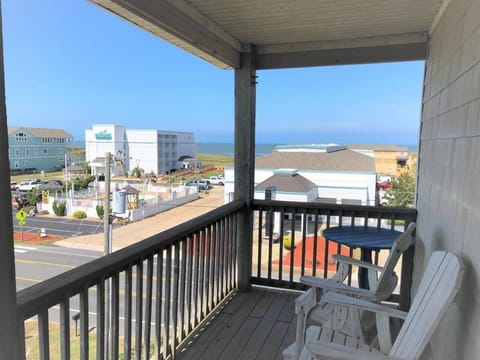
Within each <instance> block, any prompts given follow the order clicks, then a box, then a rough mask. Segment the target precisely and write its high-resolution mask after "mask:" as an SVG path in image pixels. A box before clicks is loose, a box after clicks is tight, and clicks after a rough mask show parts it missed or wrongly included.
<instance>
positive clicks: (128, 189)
mask: <svg viewBox="0 0 480 360" xmlns="http://www.w3.org/2000/svg"><path fill="white" fill-rule="evenodd" d="M122 190H125V191H126V192H127V194H139V193H140V190H137V189H135V188H134V187H133V186H131V185H127V186H124V187H123V188H122Z"/></svg>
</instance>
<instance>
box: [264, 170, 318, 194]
mask: <svg viewBox="0 0 480 360" xmlns="http://www.w3.org/2000/svg"><path fill="white" fill-rule="evenodd" d="M272 186H273V187H275V188H276V190H278V191H283V192H302V193H307V192H309V191H310V190H312V189H314V188H316V185H315V184H314V183H313V182H311V181H310V180H308V179H306V178H304V177H303V176H302V175H299V174H296V173H295V174H275V175H272V176H270V177H269V178H268V179H266V180H265V181H262V182H261V183H260V184H258V185H257V186H255V190H265V189H267V188H268V187H272Z"/></svg>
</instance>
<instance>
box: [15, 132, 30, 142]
mask: <svg viewBox="0 0 480 360" xmlns="http://www.w3.org/2000/svg"><path fill="white" fill-rule="evenodd" d="M15 139H16V140H17V141H27V134H26V133H24V132H18V133H16V134H15Z"/></svg>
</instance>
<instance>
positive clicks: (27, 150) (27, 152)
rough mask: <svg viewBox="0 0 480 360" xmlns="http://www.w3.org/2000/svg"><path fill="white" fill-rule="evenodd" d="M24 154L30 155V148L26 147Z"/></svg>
mask: <svg viewBox="0 0 480 360" xmlns="http://www.w3.org/2000/svg"><path fill="white" fill-rule="evenodd" d="M25 156H30V149H28V148H26V149H25Z"/></svg>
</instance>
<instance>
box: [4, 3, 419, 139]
mask: <svg viewBox="0 0 480 360" xmlns="http://www.w3.org/2000/svg"><path fill="white" fill-rule="evenodd" d="M2 12H3V36H4V56H5V82H6V96H7V116H8V124H9V125H23V126H31V127H51V128H62V129H65V130H66V131H68V132H70V133H71V134H72V135H74V137H75V140H81V139H83V138H84V130H85V129H87V128H91V126H92V124H95V123H100V124H102V123H115V124H119V125H125V126H127V127H129V128H132V129H134V128H137V129H159V130H174V131H176V130H178V131H193V132H194V133H195V136H196V139H197V141H198V142H231V141H233V128H234V112H233V111H234V97H233V95H234V88H233V85H234V73H233V71H231V70H220V69H218V68H216V67H214V66H213V65H210V64H209V63H206V62H205V61H203V60H200V59H198V58H196V57H194V56H193V55H190V54H188V53H186V52H184V51H183V50H180V49H177V48H175V47H174V46H172V45H170V44H168V43H166V42H165V41H163V40H161V39H159V38H156V37H154V36H153V35H151V34H149V33H147V32H145V31H143V30H141V29H139V28H137V27H136V26H134V25H132V24H130V23H127V22H125V21H124V20H121V19H120V18H118V17H116V16H114V15H111V14H110V13H108V12H106V11H104V10H102V9H100V8H98V7H96V6H95V5H92V4H90V3H89V2H87V1H84V0H41V1H40V0H3V1H2ZM423 68H424V63H423V62H420V61H417V62H408V63H390V64H372V65H356V66H336V67H318V68H304V69H289V70H269V71H259V72H258V74H257V75H258V76H259V78H258V82H259V83H258V85H257V119H256V120H257V130H256V134H257V142H258V143H282V144H292V143H325V142H337V143H373V144H402V145H416V144H417V143H418V134H419V121H420V120H419V119H420V110H421V95H422V80H423Z"/></svg>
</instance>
